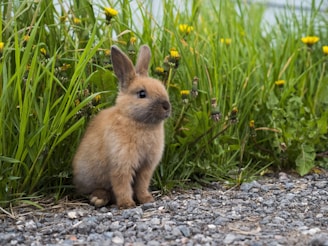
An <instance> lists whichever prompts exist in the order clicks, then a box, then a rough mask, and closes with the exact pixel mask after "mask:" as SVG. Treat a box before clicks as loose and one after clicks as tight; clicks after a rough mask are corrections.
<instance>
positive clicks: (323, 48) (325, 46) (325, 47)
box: [322, 45, 328, 55]
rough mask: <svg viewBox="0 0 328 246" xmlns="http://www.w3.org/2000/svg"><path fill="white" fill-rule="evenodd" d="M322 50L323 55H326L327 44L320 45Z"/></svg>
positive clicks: (327, 51) (327, 52) (327, 50)
mask: <svg viewBox="0 0 328 246" xmlns="http://www.w3.org/2000/svg"><path fill="white" fill-rule="evenodd" d="M322 52H323V53H324V54H325V55H328V45H324V46H322Z"/></svg>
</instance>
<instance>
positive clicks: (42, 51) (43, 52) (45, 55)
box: [40, 48, 49, 58]
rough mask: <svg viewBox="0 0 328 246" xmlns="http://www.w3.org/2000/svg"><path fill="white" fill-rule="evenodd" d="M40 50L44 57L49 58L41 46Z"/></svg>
mask: <svg viewBox="0 0 328 246" xmlns="http://www.w3.org/2000/svg"><path fill="white" fill-rule="evenodd" d="M40 52H41V53H42V55H44V57H45V58H49V54H48V52H47V50H46V49H45V48H41V49H40Z"/></svg>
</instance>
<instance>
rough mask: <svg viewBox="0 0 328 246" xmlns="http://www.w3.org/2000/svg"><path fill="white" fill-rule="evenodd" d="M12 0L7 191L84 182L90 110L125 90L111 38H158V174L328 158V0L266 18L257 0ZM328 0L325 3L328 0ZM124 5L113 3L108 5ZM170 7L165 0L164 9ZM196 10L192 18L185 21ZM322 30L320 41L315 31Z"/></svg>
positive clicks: (8, 14)
mask: <svg viewBox="0 0 328 246" xmlns="http://www.w3.org/2000/svg"><path fill="white" fill-rule="evenodd" d="M135 3H136V6H134V5H130V1H127V0H118V1H111V3H110V5H109V4H108V3H106V2H105V1H104V2H102V1H99V2H98V3H97V4H94V5H91V4H90V3H89V1H87V0H81V1H73V0H71V1H58V2H57V3H56V4H54V3H53V2H51V1H39V2H37V1H27V0H22V1H20V2H19V3H18V2H17V1H16V2H15V1H14V2H12V1H5V2H2V3H1V4H0V17H1V18H0V22H1V23H0V29H1V33H2V36H1V37H0V42H1V43H0V53H1V58H0V95H1V98H0V120H1V124H0V201H1V203H5V204H7V203H8V202H14V201H16V200H22V199H24V200H26V199H28V198H29V197H34V196H38V195H44V194H49V193H50V194H53V196H55V198H56V199H60V198H61V197H62V195H63V194H67V193H69V194H73V193H74V190H73V187H72V185H71V176H72V175H71V160H72V157H73V155H74V152H75V150H76V147H77V145H78V143H79V140H80V138H81V136H82V134H83V132H84V129H85V127H86V124H87V122H88V121H89V119H90V118H91V117H92V116H93V115H94V114H96V113H97V112H98V111H99V110H101V109H102V108H104V107H108V106H110V105H112V104H113V103H114V99H115V96H116V78H115V77H114V76H113V74H112V71H111V64H110V53H109V49H110V46H111V45H112V44H116V45H118V46H120V48H122V49H123V50H124V51H125V52H126V53H127V54H129V56H130V57H131V59H132V60H134V59H135V57H136V53H137V52H138V47H139V46H140V45H141V44H148V45H149V46H150V48H151V50H152V53H153V56H152V63H151V64H152V66H151V71H150V74H151V75H152V76H154V77H157V78H158V79H160V80H162V81H163V83H164V84H165V85H166V87H167V90H168V91H169V94H170V98H171V102H172V105H173V113H172V117H171V118H170V119H168V120H167V122H166V148H165V152H164V155H163V159H162V162H161V163H160V165H159V167H158V168H157V170H156V172H155V175H154V179H153V186H154V187H156V188H157V189H162V190H164V191H168V190H170V189H172V188H173V187H176V186H184V185H186V184H190V183H192V184H195V182H196V183H199V184H206V183H208V182H211V181H218V180H222V181H225V182H227V183H229V184H231V185H234V184H240V183H242V182H245V181H247V180H249V179H252V178H254V177H255V176H256V175H259V174H260V173H261V172H264V171H266V170H268V168H270V169H273V170H286V169H287V170H295V171H297V172H298V173H299V174H300V175H305V174H307V173H309V172H310V171H311V170H312V168H314V167H324V168H327V144H326V143H327V124H328V123H327V122H328V119H327V118H328V108H327V107H328V98H327V96H326V95H327V93H328V84H327V81H328V75H327V72H326V70H327V68H326V66H327V65H326V64H327V59H328V56H327V54H325V52H323V49H322V47H323V46H326V45H328V43H325V42H324V41H325V40H328V34H327V30H326V26H327V24H328V19H327V16H326V13H325V12H321V11H319V7H320V6H321V8H320V9H324V6H323V5H324V3H323V1H321V2H320V1H317V2H316V4H315V1H313V4H312V11H306V10H301V11H300V14H301V17H302V18H300V17H298V16H297V15H296V12H295V11H294V10H293V9H292V8H286V9H285V10H283V11H282V13H281V14H279V15H276V22H277V25H275V26H267V27H264V26H263V21H262V20H263V18H264V17H263V15H264V11H265V6H263V5H256V4H246V3H245V2H244V1H241V0H239V1H238V0H236V1H219V3H218V2H217V1H214V0H208V1H200V0H194V1H190V2H189V4H188V6H186V7H185V8H183V10H181V8H178V7H176V5H175V4H174V2H173V1H172V0H165V1H162V2H161V3H162V8H160V11H161V12H159V13H157V15H156V16H154V15H153V14H152V13H153V12H152V9H154V6H153V4H154V3H153V1H149V2H147V3H143V2H141V1H136V2H135ZM318 6H319V7H318ZM105 7H111V8H112V9H115V10H116V11H117V15H116V13H115V12H114V14H113V16H110V15H107V16H106V15H105V13H104V8H105ZM163 10H165V11H163ZM181 24H184V26H180V25H181ZM307 36H316V37H318V38H319V40H318V41H317V42H314V43H308V40H307V41H306V40H305V41H306V42H305V41H304V40H303V41H302V38H303V37H307Z"/></svg>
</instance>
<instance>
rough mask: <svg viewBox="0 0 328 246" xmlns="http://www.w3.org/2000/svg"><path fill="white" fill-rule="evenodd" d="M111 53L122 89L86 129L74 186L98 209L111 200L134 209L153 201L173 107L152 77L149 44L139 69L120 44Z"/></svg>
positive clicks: (143, 49)
mask: <svg viewBox="0 0 328 246" xmlns="http://www.w3.org/2000/svg"><path fill="white" fill-rule="evenodd" d="M111 57H112V64H113V70H114V73H115V75H116V76H117V78H118V80H119V93H118V96H117V99H116V103H115V105H114V106H113V107H111V108H108V109H105V110H102V111H101V112H100V113H99V114H98V115H97V116H96V117H94V119H93V120H92V121H91V122H90V125H89V127H88V128H87V130H86V132H85V135H84V137H83V139H82V141H81V143H80V146H79V147H78V150H77V152H76V155H75V157H74V160H73V175H74V184H75V186H76V188H77V190H78V191H79V192H80V193H82V194H90V202H91V203H92V204H94V205H95V206H96V207H100V206H104V205H106V204H107V203H109V202H110V203H116V204H117V206H118V207H120V208H129V207H134V206H135V205H136V203H135V202H139V203H147V202H152V201H153V197H152V195H151V194H150V192H149V191H148V188H149V183H150V180H151V178H152V175H153V172H154V169H155V168H156V166H157V165H158V163H159V161H160V159H161V156H162V153H163V148H164V119H166V118H167V117H168V116H169V115H170V111H171V105H170V102H169V97H168V94H167V92H166V90H165V87H164V86H163V84H162V83H161V82H160V81H158V80H156V79H153V78H150V77H148V72H147V71H148V66H149V62H150V57H151V53H150V49H149V47H148V46H142V47H141V48H140V52H139V56H138V59H137V63H136V67H135V68H134V66H133V64H132V62H131V61H130V59H129V58H128V57H127V56H126V55H125V54H124V53H122V51H120V50H119V48H117V47H116V46H113V47H112V48H111Z"/></svg>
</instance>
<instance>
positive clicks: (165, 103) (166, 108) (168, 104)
mask: <svg viewBox="0 0 328 246" xmlns="http://www.w3.org/2000/svg"><path fill="white" fill-rule="evenodd" d="M162 107H163V109H164V110H165V111H169V110H170V108H171V105H170V103H169V102H168V101H164V102H163V103H162Z"/></svg>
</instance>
